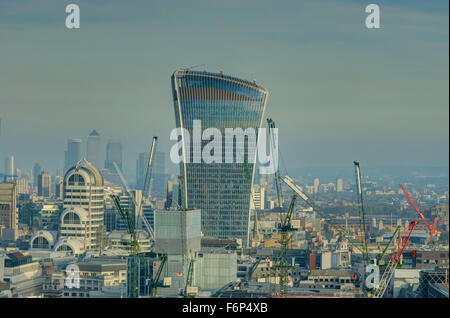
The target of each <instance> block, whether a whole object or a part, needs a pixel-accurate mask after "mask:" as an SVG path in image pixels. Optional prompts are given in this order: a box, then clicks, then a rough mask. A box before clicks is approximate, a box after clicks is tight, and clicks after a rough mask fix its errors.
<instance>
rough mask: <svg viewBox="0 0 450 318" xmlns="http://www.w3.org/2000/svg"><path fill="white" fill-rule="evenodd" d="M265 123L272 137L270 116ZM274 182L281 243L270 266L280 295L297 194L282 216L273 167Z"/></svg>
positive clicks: (277, 176) (285, 276)
mask: <svg viewBox="0 0 450 318" xmlns="http://www.w3.org/2000/svg"><path fill="white" fill-rule="evenodd" d="M267 124H268V126H269V136H270V137H272V136H273V133H272V130H273V129H274V128H275V122H274V121H273V120H272V119H271V118H267ZM272 144H273V143H272V141H271V142H270V145H272ZM275 184H276V190H277V199H278V206H279V208H280V228H279V231H280V245H281V251H280V255H279V257H278V258H277V259H276V261H275V262H274V264H273V266H272V267H271V271H272V272H275V273H276V274H277V276H278V277H279V278H280V282H279V283H280V294H281V296H282V295H284V294H285V292H286V288H287V283H288V280H289V270H290V269H291V268H292V266H291V265H290V264H289V262H288V261H287V260H286V251H287V250H288V248H289V244H290V242H291V240H292V233H291V232H292V231H293V228H292V225H291V219H292V215H293V213H294V211H295V202H296V199H297V195H296V194H294V195H293V196H292V199H291V202H290V204H289V208H288V211H287V214H286V215H285V216H284V218H283V216H282V212H283V198H282V194H281V185H280V174H279V172H278V169H275Z"/></svg>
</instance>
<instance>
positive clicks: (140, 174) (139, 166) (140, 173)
mask: <svg viewBox="0 0 450 318" xmlns="http://www.w3.org/2000/svg"><path fill="white" fill-rule="evenodd" d="M148 157H149V154H148V153H147V152H141V153H139V155H138V159H137V160H136V189H139V190H143V189H144V178H145V170H146V168H147V163H148Z"/></svg>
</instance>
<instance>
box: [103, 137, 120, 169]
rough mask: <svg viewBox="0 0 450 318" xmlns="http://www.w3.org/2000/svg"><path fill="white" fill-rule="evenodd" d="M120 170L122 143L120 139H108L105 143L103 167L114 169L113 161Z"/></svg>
mask: <svg viewBox="0 0 450 318" xmlns="http://www.w3.org/2000/svg"><path fill="white" fill-rule="evenodd" d="M114 162H115V163H116V164H117V165H118V166H119V168H120V170H122V143H121V142H120V140H115V139H114V140H110V141H109V142H108V144H107V145H106V160H105V169H108V170H110V171H116V168H115V167H114V164H113V163H114Z"/></svg>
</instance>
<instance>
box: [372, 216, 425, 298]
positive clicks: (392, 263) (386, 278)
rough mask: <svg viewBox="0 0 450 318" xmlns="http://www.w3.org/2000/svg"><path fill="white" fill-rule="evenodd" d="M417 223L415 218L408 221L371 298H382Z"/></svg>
mask: <svg viewBox="0 0 450 318" xmlns="http://www.w3.org/2000/svg"><path fill="white" fill-rule="evenodd" d="M417 224H419V222H418V221H416V220H413V221H412V222H411V223H409V226H408V228H407V230H406V234H405V235H404V236H402V237H401V245H400V247H399V248H398V249H397V250H396V251H394V253H393V254H392V256H391V258H390V259H389V262H388V264H387V266H386V268H385V270H384V272H383V275H382V276H381V278H380V282H379V285H378V288H377V289H375V291H374V293H373V298H382V297H383V296H384V294H385V292H386V289H387V288H388V286H389V282H390V281H391V279H392V276H393V275H394V272H395V268H396V267H397V264H398V263H399V262H400V259H401V257H402V254H403V250H404V249H405V247H406V245H407V244H408V241H409V238H410V237H411V233H412V231H413V230H414V228H415V227H416V225H417Z"/></svg>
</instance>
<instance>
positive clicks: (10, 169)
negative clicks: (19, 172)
mask: <svg viewBox="0 0 450 318" xmlns="http://www.w3.org/2000/svg"><path fill="white" fill-rule="evenodd" d="M4 171H5V174H6V175H10V176H13V175H15V174H16V171H15V169H14V156H9V157H6V158H5V170H4Z"/></svg>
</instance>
